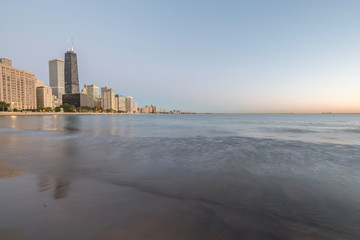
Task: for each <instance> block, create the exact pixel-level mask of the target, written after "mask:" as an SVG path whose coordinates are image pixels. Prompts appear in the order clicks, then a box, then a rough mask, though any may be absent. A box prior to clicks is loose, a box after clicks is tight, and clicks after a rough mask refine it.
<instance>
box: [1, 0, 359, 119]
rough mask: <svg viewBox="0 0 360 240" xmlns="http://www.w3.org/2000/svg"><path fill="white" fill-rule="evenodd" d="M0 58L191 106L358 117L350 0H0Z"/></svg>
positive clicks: (140, 97)
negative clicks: (70, 69)
mask: <svg viewBox="0 0 360 240" xmlns="http://www.w3.org/2000/svg"><path fill="white" fill-rule="evenodd" d="M0 9H1V10H0V12H1V19H2V20H1V25H2V27H1V34H0V39H1V42H0V57H5V58H10V59H12V60H13V65H14V66H15V67H19V68H22V69H25V70H29V71H32V72H35V73H36V75H37V77H38V78H40V79H42V80H44V81H45V82H46V83H48V78H49V77H48V75H49V73H48V61H49V60H50V59H53V58H62V59H63V58H64V52H65V51H66V50H67V45H68V38H69V36H71V35H73V36H74V39H75V51H76V52H77V54H78V64H79V78H80V84H81V85H83V84H96V85H98V86H109V87H113V88H114V90H115V92H116V93H119V94H123V95H131V96H133V97H134V98H135V99H136V100H137V101H138V104H139V105H140V106H143V105H145V104H155V105H157V106H158V107H164V108H166V109H167V110H170V109H174V108H176V109H182V110H189V111H200V112H328V111H330V112H360V14H359V13H360V1H348V0H346V1H343V0H338V1H332V0H324V1H320V0H319V1H316V0H301V1H298V0H297V1H295V0H293V1H291V0H284V1H271V0H263V1H256V0H251V1H250V0H249V1H240V0H239V1H211V0H207V1H195V0H192V1H187V0H181V1H180V0H179V1H150V0H144V1H135V0H132V1H66V0H63V1H14V0H12V1H0Z"/></svg>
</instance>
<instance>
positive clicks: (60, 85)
mask: <svg viewBox="0 0 360 240" xmlns="http://www.w3.org/2000/svg"><path fill="white" fill-rule="evenodd" d="M49 80H50V87H51V88H52V93H53V95H54V96H56V97H57V99H59V100H62V95H63V94H65V78H64V60H62V59H58V58H57V59H53V60H50V61H49Z"/></svg>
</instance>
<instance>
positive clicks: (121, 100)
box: [119, 95, 126, 112]
mask: <svg viewBox="0 0 360 240" xmlns="http://www.w3.org/2000/svg"><path fill="white" fill-rule="evenodd" d="M119 112H126V98H125V97H124V96H122V95H119Z"/></svg>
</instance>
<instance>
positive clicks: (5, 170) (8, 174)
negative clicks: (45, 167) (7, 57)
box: [0, 161, 23, 178]
mask: <svg viewBox="0 0 360 240" xmlns="http://www.w3.org/2000/svg"><path fill="white" fill-rule="evenodd" d="M22 175H23V173H22V172H20V171H18V170H16V169H14V168H13V167H10V166H9V164H5V163H3V162H1V161H0V178H12V177H19V176H22Z"/></svg>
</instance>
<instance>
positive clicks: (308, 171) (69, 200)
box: [0, 114, 360, 240]
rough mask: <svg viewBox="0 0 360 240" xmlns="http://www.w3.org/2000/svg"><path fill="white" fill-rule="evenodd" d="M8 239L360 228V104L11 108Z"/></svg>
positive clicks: (3, 182) (324, 234) (3, 164)
mask: <svg viewBox="0 0 360 240" xmlns="http://www.w3.org/2000/svg"><path fill="white" fill-rule="evenodd" d="M0 146H1V148H0V149H1V150H0V239H126V240H132V239H134V240H135V239H152V240H171V239H184V240H185V239H191V240H192V239H194V240H195V239H196V240H202V239H204V240H205V239H206V240H207V239H284V240H288V239H290V240H292V239H296V240H302V239H304V240H307V239H360V115H357V114H279V115H276V114H267V115H261V114H254V115H240V114H239V115H236V114H226V115H221V114H208V115H104V116H99V115H91V116H85V115H84V116H79V115H73V116H72V115H55V116H12V117H7V116H6V117H5V116H2V117H0Z"/></svg>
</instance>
